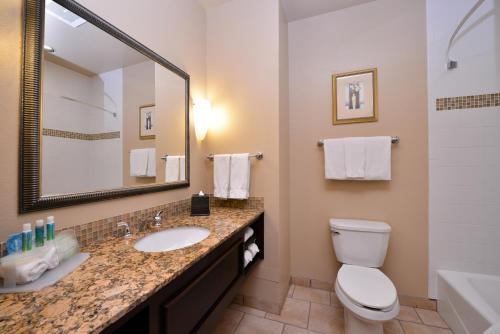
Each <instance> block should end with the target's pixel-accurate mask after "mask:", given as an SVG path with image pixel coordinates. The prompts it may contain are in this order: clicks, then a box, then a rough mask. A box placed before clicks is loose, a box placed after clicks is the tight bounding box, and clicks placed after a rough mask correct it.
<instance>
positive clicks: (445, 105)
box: [436, 93, 500, 111]
mask: <svg viewBox="0 0 500 334" xmlns="http://www.w3.org/2000/svg"><path fill="white" fill-rule="evenodd" d="M486 107H500V93H493V94H482V95H470V96H455V97H444V98H438V99H436V110H438V111H440V110H456V109H476V108H486Z"/></svg>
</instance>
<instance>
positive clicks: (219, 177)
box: [214, 154, 231, 199]
mask: <svg viewBox="0 0 500 334" xmlns="http://www.w3.org/2000/svg"><path fill="white" fill-rule="evenodd" d="M230 171H231V155H229V154H216V155H214V196H215V197H218V198H224V199H226V198H227V197H228V196H229V176H230Z"/></svg>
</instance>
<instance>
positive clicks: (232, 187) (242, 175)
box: [229, 153, 250, 199]
mask: <svg viewBox="0 0 500 334" xmlns="http://www.w3.org/2000/svg"><path fill="white" fill-rule="evenodd" d="M230 175H231V177H230V180H229V198H233V199H247V198H248V197H249V195H250V154H249V153H241V154H232V155H231V173H230Z"/></svg>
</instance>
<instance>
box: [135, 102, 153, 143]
mask: <svg viewBox="0 0 500 334" xmlns="http://www.w3.org/2000/svg"><path fill="white" fill-rule="evenodd" d="M155 138H156V133H155V104H154V103H151V104H145V105H142V106H140V107H139V139H141V140H147V139H155Z"/></svg>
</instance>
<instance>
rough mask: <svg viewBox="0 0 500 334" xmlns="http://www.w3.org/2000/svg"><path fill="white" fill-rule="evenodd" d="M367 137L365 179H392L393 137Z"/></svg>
mask: <svg viewBox="0 0 500 334" xmlns="http://www.w3.org/2000/svg"><path fill="white" fill-rule="evenodd" d="M365 139H366V141H365V143H366V171H365V180H391V149H392V142H391V137H389V136H384V137H369V138H365Z"/></svg>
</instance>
